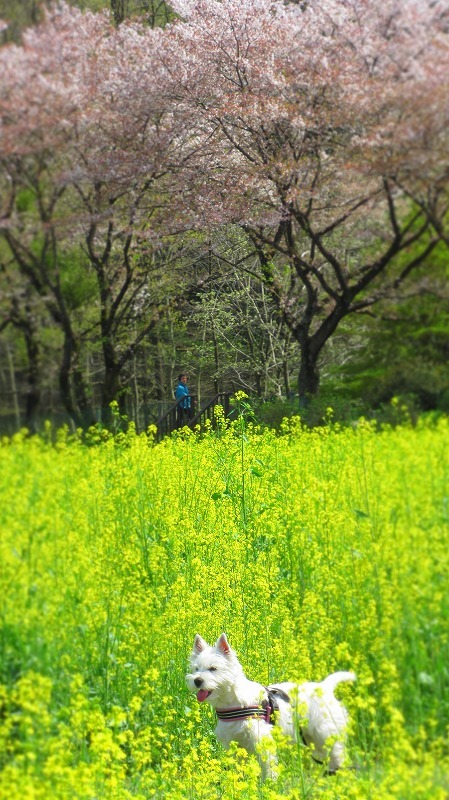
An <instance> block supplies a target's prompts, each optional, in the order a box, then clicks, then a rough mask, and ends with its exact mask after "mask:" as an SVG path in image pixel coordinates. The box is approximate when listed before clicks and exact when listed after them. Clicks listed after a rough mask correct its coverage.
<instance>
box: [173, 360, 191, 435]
mask: <svg viewBox="0 0 449 800" xmlns="http://www.w3.org/2000/svg"><path fill="white" fill-rule="evenodd" d="M175 397H176V399H177V400H178V401H179V402H178V408H177V413H178V427H179V428H181V427H182V426H183V425H187V423H188V422H189V420H190V419H192V404H191V400H192V398H191V396H190V392H189V387H188V386H187V375H186V374H185V373H184V372H181V374H180V375H178V385H177V387H176V389H175Z"/></svg>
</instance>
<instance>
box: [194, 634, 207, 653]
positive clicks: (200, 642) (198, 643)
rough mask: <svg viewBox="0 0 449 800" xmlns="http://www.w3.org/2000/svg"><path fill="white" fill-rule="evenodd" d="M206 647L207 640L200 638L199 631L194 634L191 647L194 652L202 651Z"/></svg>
mask: <svg viewBox="0 0 449 800" xmlns="http://www.w3.org/2000/svg"><path fill="white" fill-rule="evenodd" d="M206 647H207V642H205V641H204V639H202V638H201V636H200V635H199V633H197V634H196V636H195V639H194V640H193V649H194V650H195V652H196V653H202V652H203V650H205V649H206Z"/></svg>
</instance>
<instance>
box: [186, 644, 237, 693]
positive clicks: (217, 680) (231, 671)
mask: <svg viewBox="0 0 449 800" xmlns="http://www.w3.org/2000/svg"><path fill="white" fill-rule="evenodd" d="M190 670H191V671H190V673H189V674H188V675H186V681H187V685H188V687H189V689H190V690H191V691H192V692H196V698H197V700H198V702H199V703H203V702H204V701H205V700H207V702H208V703H210V705H211V706H213V707H214V708H220V706H222V705H224V704H225V703H226V702H228V701H229V698H230V696H231V695H232V693H233V687H235V686H236V684H237V683H238V680H239V678H241V677H242V675H243V672H242V668H241V666H240V664H239V662H238V659H237V656H236V655H235V653H234V651H233V650H232V649H231V647H230V646H229V644H228V640H227V638H226V635H225V634H224V633H222V635H221V636H220V638H219V639H218V640H217V641H216V643H215V644H214V645H209V644H207V642H205V641H204V639H202V638H201V636H198V634H197V635H196V636H195V641H194V643H193V650H192V654H191V656H190Z"/></svg>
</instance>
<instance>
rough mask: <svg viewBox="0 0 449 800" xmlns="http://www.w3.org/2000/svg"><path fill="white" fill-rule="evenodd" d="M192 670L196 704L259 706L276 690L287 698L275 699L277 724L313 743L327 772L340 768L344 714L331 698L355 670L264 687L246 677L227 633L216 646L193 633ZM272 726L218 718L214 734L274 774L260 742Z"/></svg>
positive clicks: (189, 678) (294, 736)
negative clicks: (305, 680) (255, 759)
mask: <svg viewBox="0 0 449 800" xmlns="http://www.w3.org/2000/svg"><path fill="white" fill-rule="evenodd" d="M190 670H191V671H190V673H189V674H188V675H187V676H186V680H187V685H188V687H189V689H190V690H191V691H193V692H196V693H197V699H198V701H199V702H204V701H207V702H208V703H209V704H210V705H211V706H212V707H213V708H214V709H218V710H220V711H225V710H226V709H235V708H248V707H250V706H262V704H263V702H264V700H266V699H267V698H268V692H267V689H268V690H273V689H278V690H281V691H282V692H284V693H285V694H287V695H288V696H289V698H290V701H291V702H287V701H286V700H284V699H282V697H277V698H276V701H277V706H278V708H277V712H276V724H277V725H279V726H280V728H281V730H282V731H283V732H284V733H285V734H286V735H287V736H288V737H290V738H291V739H293V740H296V739H297V737H298V736H300V737H301V739H302V741H303V742H304V743H305V744H307V745H308V746H310V747H311V750H312V756H313V758H314V759H315V760H316V761H320V762H323V763H324V764H325V765H326V767H327V769H328V771H329V772H335V771H336V770H338V769H339V768H340V767H341V766H342V764H343V761H344V755H345V738H346V728H347V723H348V714H347V711H346V709H345V708H344V706H343V705H342V703H341V702H340V701H339V700H337V698H336V697H335V696H334V689H335V687H336V686H337V685H338V684H339V683H341V682H342V681H354V680H355V679H356V676H355V675H354V673H353V672H335V673H333V674H332V675H328V677H327V678H325V679H324V680H323V681H322V682H321V683H312V682H308V683H302V684H296V683H277V684H272V685H271V686H269V687H264V686H262V684H260V683H256V682H255V681H250V680H248V678H246V677H245V675H244V673H243V669H242V667H241V665H240V662H239V660H238V658H237V656H236V654H235V652H234V650H232V648H231V647H230V645H229V643H228V640H227V638H226V634H224V633H223V634H222V635H221V636H220V638H219V639H218V640H217V641H216V643H215V645H209V644H207V642H205V641H204V639H202V638H201V636H199V635H198V634H197V635H196V636H195V640H194V645H193V651H192V654H191V658H190ZM272 730H273V726H272V725H271V724H269V723H268V722H266V721H265V720H264V719H263V718H261V717H256V716H254V717H247V718H244V719H232V720H221V719H218V723H217V727H216V728H215V735H216V737H217V739H218V740H219V741H220V742H221V743H222V744H223V745H224V746H225V747H229V745H230V743H231V742H237V743H238V744H239V745H240V747H243V748H244V749H245V750H247V751H248V752H249V753H256V754H257V756H258V758H259V761H260V763H261V766H262V770H263V773H264V776H265V777H266V776H270V777H276V769H275V757H274V756H273V755H270V751H271V750H272V748H268V749H267V752H265V754H264V752H263V746H262V747H261V743H262V744H263V740H264V739H265V738H266V737H269V739H272Z"/></svg>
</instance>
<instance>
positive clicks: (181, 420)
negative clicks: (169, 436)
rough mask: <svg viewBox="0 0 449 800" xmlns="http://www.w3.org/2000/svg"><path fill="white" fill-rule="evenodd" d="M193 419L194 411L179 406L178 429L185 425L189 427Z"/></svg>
mask: <svg viewBox="0 0 449 800" xmlns="http://www.w3.org/2000/svg"><path fill="white" fill-rule="evenodd" d="M191 419H192V409H191V408H182V406H178V428H182V427H183V426H184V425H188V424H189V421H190V420H191Z"/></svg>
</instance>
